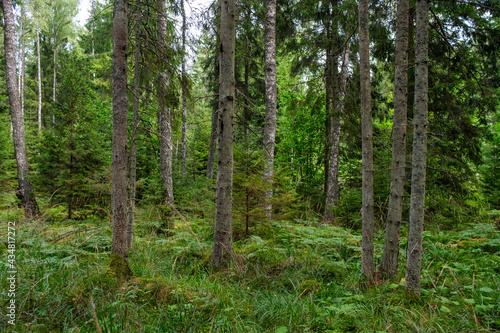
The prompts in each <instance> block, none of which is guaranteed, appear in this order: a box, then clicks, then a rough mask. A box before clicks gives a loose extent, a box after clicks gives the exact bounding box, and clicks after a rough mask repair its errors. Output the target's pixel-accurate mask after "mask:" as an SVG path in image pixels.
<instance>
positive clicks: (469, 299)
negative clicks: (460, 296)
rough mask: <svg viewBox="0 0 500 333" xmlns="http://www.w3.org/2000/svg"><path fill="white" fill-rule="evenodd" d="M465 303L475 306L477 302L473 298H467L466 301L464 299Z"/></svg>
mask: <svg viewBox="0 0 500 333" xmlns="http://www.w3.org/2000/svg"><path fill="white" fill-rule="evenodd" d="M464 301H466V302H467V303H469V304H474V303H476V301H475V300H474V299H473V298H466V299H464Z"/></svg>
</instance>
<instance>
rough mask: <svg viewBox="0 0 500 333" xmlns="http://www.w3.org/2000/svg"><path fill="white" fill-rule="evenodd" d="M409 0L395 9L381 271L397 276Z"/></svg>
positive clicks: (405, 113) (406, 84) (406, 96)
mask: <svg viewBox="0 0 500 333" xmlns="http://www.w3.org/2000/svg"><path fill="white" fill-rule="evenodd" d="M409 7H410V3H409V0H399V1H398V8H397V12H396V64H395V79H394V81H395V82H394V117H393V125H392V166H391V187H390V196H389V207H388V212H387V225H386V230H385V244H384V253H383V255H382V262H381V264H380V272H381V273H382V274H383V275H385V276H387V277H390V278H394V277H396V275H397V272H398V256H399V233H400V228H401V219H402V215H403V194H404V183H405V163H406V122H407V108H408V105H407V98H408V29H409V22H408V21H409V19H408V18H409Z"/></svg>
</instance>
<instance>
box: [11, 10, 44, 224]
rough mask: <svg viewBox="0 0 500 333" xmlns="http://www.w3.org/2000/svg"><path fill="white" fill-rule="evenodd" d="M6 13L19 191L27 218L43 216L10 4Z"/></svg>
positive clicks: (18, 194) (17, 192)
mask: <svg viewBox="0 0 500 333" xmlns="http://www.w3.org/2000/svg"><path fill="white" fill-rule="evenodd" d="M2 9H3V13H4V23H5V27H4V36H5V37H4V48H5V76H6V81H7V82H6V83H7V92H8V94H9V104H10V115H11V120H12V132H13V133H12V136H13V140H14V151H15V154H16V162H17V179H18V182H19V187H18V189H17V191H16V194H17V196H18V197H19V198H20V199H21V201H22V203H23V207H24V214H25V216H26V217H27V218H32V217H37V216H38V215H40V211H39V209H38V204H37V202H36V200H35V196H34V194H33V189H32V187H31V182H30V178H29V167H28V156H27V154H26V143H25V137H24V124H23V117H22V114H21V105H20V103H19V91H18V87H17V81H16V47H15V40H14V38H15V26H14V14H13V10H12V2H11V0H3V1H2Z"/></svg>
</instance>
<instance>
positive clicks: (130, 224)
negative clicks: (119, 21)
mask: <svg viewBox="0 0 500 333" xmlns="http://www.w3.org/2000/svg"><path fill="white" fill-rule="evenodd" d="M134 51H135V52H134V123H133V124H132V140H131V142H130V166H129V194H128V198H129V204H128V219H127V247H128V248H129V249H130V248H131V247H132V244H133V241H134V219H135V192H136V177H137V136H138V127H139V95H140V89H139V84H140V81H139V79H140V75H141V65H140V61H141V45H140V42H139V20H137V21H136V22H135V50H134Z"/></svg>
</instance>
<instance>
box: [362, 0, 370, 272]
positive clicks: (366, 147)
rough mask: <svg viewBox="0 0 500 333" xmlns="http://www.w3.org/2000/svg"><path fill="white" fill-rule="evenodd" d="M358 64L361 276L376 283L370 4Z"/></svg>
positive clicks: (366, 8) (364, 16) (364, 7)
mask: <svg viewBox="0 0 500 333" xmlns="http://www.w3.org/2000/svg"><path fill="white" fill-rule="evenodd" d="M359 63H360V80H361V135H362V169H363V177H362V178H363V179H362V181H363V185H362V187H363V194H362V201H363V207H362V209H361V211H362V215H363V222H362V225H363V231H362V254H361V272H362V274H363V276H364V277H365V278H366V279H368V280H369V281H372V280H373V275H374V263H373V128H372V107H371V92H370V91H371V88H370V35H369V1H368V0H360V1H359Z"/></svg>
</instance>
